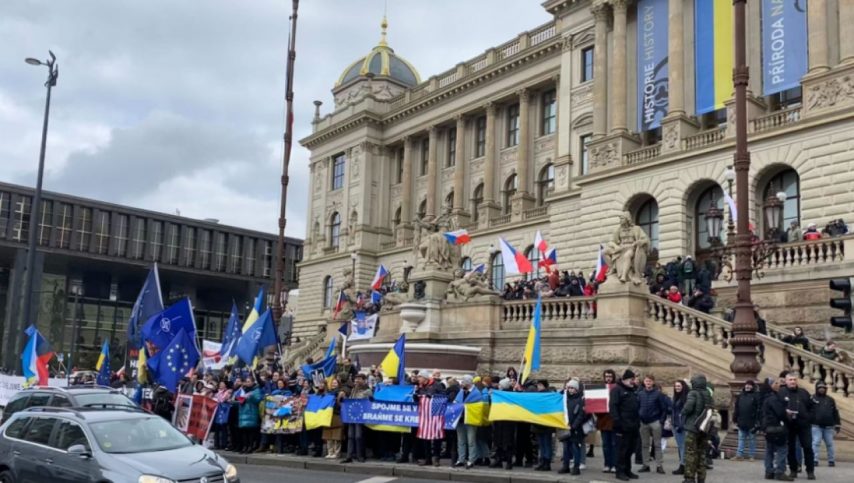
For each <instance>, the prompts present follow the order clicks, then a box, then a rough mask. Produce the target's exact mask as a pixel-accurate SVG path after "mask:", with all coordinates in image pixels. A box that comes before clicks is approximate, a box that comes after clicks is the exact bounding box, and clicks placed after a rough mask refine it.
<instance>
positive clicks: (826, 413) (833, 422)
mask: <svg viewBox="0 0 854 483" xmlns="http://www.w3.org/2000/svg"><path fill="white" fill-rule="evenodd" d="M812 401H813V408H814V409H813V421H812V452H813V457H814V458H815V466H818V451H819V450H820V449H821V442H822V441H824V446H825V448H827V466H835V465H836V459H835V457H836V455H835V454H834V446H833V435H834V434H839V430H840V429H841V428H842V426H841V421H840V419H839V410H838V409H837V408H836V401H834V400H833V398H832V397H830V396H828V395H827V384H826V383H825V382H824V381H819V382H818V383H816V385H815V395H814V396H813V397H812Z"/></svg>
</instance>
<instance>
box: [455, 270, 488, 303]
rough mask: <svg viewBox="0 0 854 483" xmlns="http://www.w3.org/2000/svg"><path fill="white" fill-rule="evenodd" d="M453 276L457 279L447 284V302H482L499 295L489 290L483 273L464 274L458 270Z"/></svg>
mask: <svg viewBox="0 0 854 483" xmlns="http://www.w3.org/2000/svg"><path fill="white" fill-rule="evenodd" d="M455 275H456V277H457V278H456V279H455V280H454V281H452V282H451V283H449V284H448V300H449V301H462V302H468V301H469V300H471V299H475V300H483V299H490V298H492V297H497V296H498V295H499V293H498V292H496V291H495V290H491V289H490V288H489V284H488V283H487V281H486V276H485V275H484V274H483V273H479V272H474V271H471V272H469V273H465V272H463V271H462V270H460V269H458V270H456V272H455Z"/></svg>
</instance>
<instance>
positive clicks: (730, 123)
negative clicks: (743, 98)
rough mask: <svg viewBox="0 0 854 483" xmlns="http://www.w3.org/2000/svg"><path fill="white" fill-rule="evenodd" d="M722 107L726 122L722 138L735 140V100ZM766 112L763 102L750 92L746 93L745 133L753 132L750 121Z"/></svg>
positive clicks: (732, 99)
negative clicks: (724, 111)
mask: <svg viewBox="0 0 854 483" xmlns="http://www.w3.org/2000/svg"><path fill="white" fill-rule="evenodd" d="M724 105H725V106H726V120H727V122H726V132H725V133H724V137H726V138H735V98H731V99H729V100H728V101H726V102H724ZM767 110H768V107H767V106H766V105H765V101H763V100H762V99H760V98H758V97H756V96H754V95H753V93H752V92H750V91H747V132H751V131H752V130H753V127H752V124H751V122H750V120H751V119H756V118H757V117H760V116H762V115H764V114H765V112H766V111H767Z"/></svg>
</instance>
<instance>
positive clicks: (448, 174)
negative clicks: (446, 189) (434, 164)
mask: <svg viewBox="0 0 854 483" xmlns="http://www.w3.org/2000/svg"><path fill="white" fill-rule="evenodd" d="M454 171H455V169H454V168H445V169H443V170H442V184H443V185H447V184H449V183H450V182H451V180H453V179H454Z"/></svg>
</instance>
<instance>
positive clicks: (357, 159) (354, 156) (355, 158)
mask: <svg viewBox="0 0 854 483" xmlns="http://www.w3.org/2000/svg"><path fill="white" fill-rule="evenodd" d="M361 162H362V145H361V144H357V145H356V146H353V147H352V148H351V149H350V170H351V171H350V177H351V179H353V180H356V179H359V164H360V163H361Z"/></svg>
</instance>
